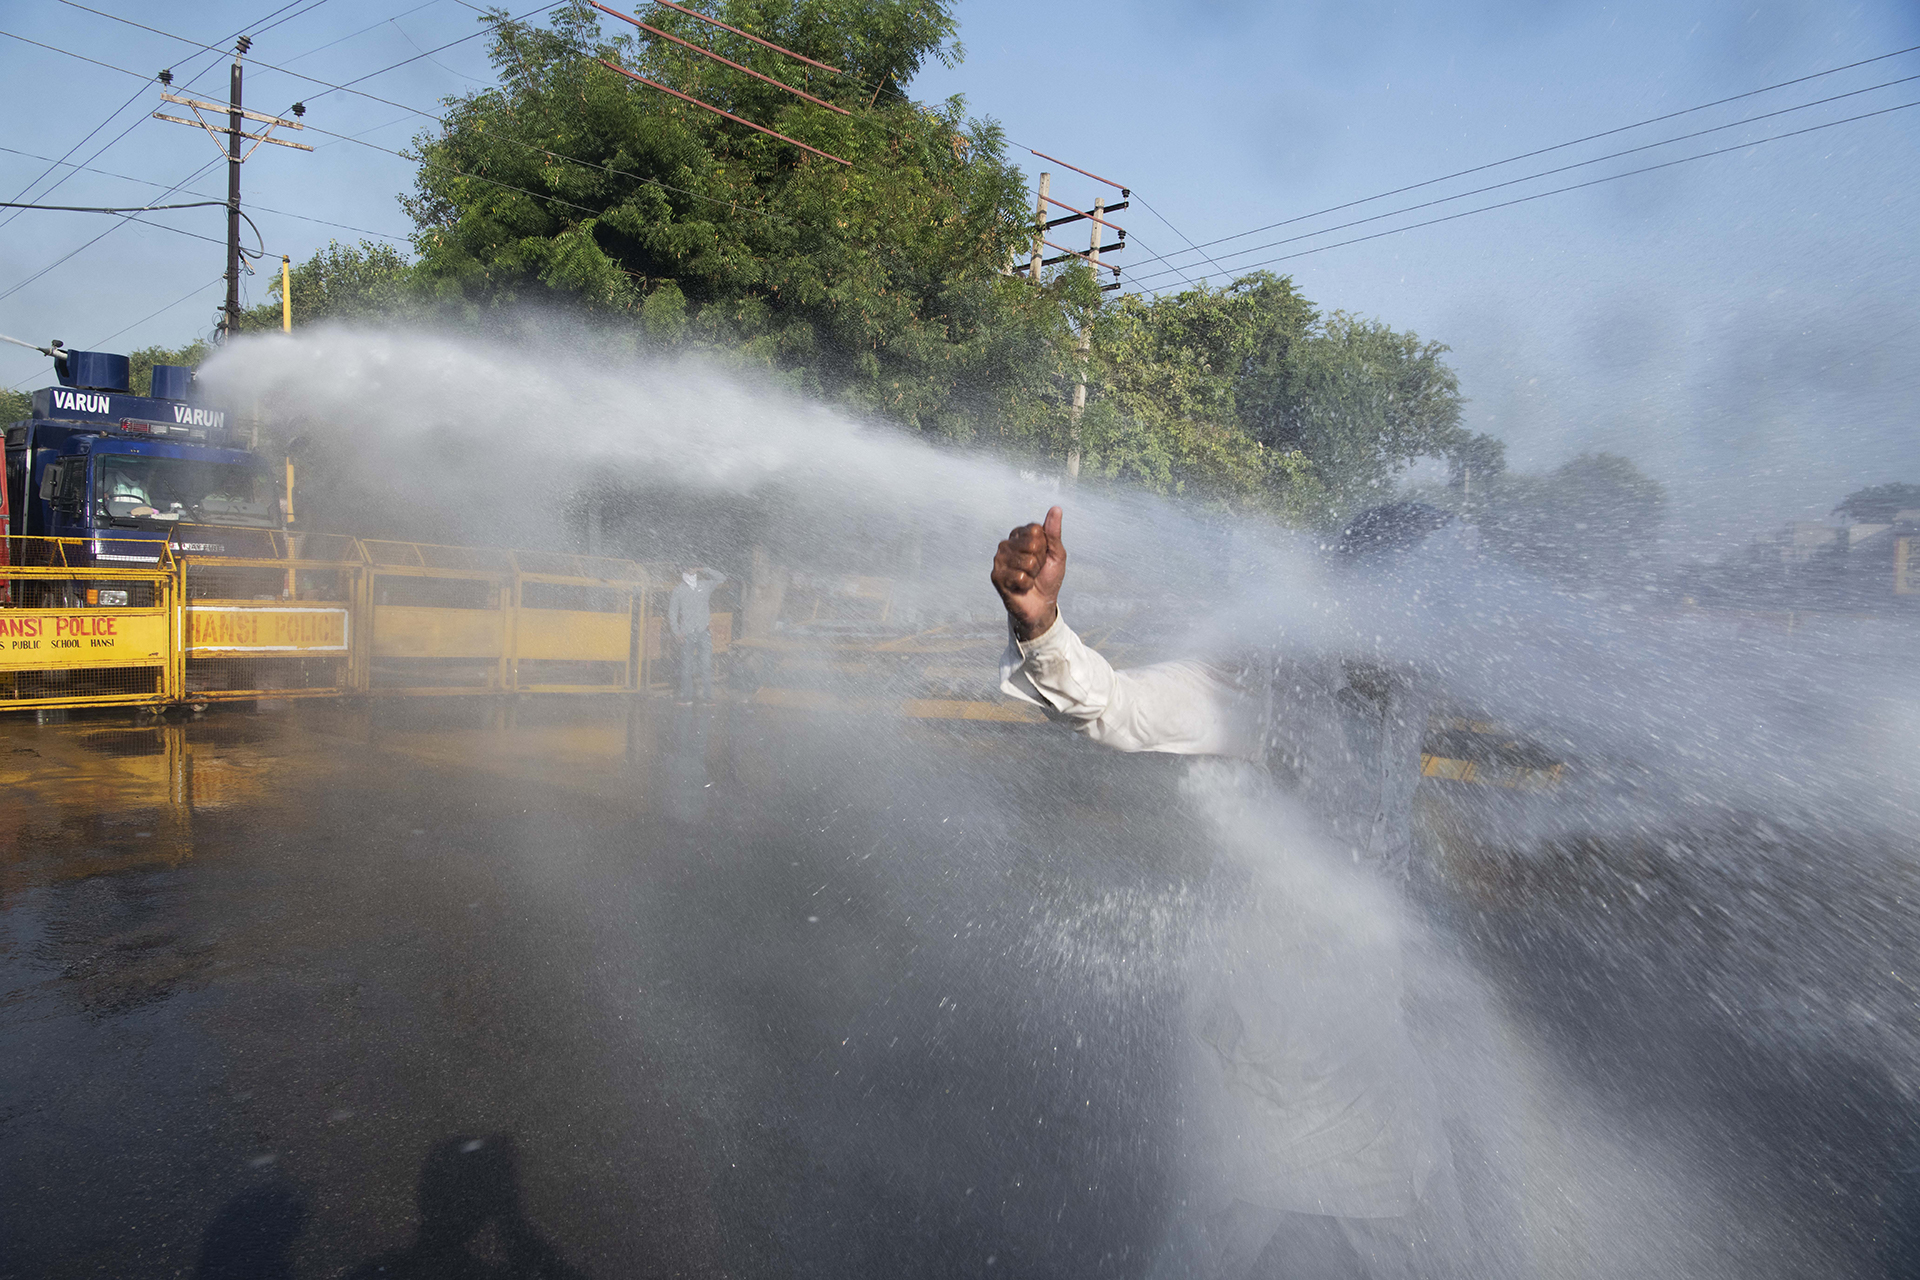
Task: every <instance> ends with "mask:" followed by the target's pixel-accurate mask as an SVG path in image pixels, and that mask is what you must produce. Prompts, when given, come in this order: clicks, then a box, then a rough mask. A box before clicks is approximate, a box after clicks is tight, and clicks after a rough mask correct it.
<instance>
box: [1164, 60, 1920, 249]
mask: <svg viewBox="0 0 1920 1280" xmlns="http://www.w3.org/2000/svg"><path fill="white" fill-rule="evenodd" d="M1915 80H1920V75H1911V76H1902V77H1901V78H1899V79H1897V80H1887V81H1884V82H1882V83H1880V84H1875V85H1868V86H1867V87H1866V88H1864V89H1853V90H1849V91H1848V92H1846V93H1836V94H1834V95H1833V96H1831V97H1827V98H1818V99H1815V100H1814V101H1812V102H1803V103H1800V104H1799V105H1797V106H1792V107H1782V108H1780V109H1779V110H1778V111H1769V112H1767V113H1765V114H1764V115H1757V116H1748V117H1747V118H1746V119H1744V120H1735V121H1732V122H1731V123H1728V124H1717V125H1713V126H1712V127H1710V128H1706V129H1696V130H1695V131H1694V132H1692V133H1683V134H1680V135H1679V136H1678V137H1673V138H1663V139H1661V140H1660V141H1658V142H1646V143H1642V144H1641V145H1639V146H1637V147H1628V148H1626V149H1625V150H1622V151H1614V152H1609V153H1608V154H1606V155H1604V156H1595V157H1593V158H1592V159H1591V160H1577V161H1575V162H1574V163H1572V164H1563V165H1560V166H1559V167H1558V168H1553V169H1542V170H1541V171H1540V172H1538V173H1529V174H1525V175H1523V176H1521V177H1518V178H1508V179H1507V180H1506V181H1504V182H1494V183H1490V184H1488V185H1487V186H1484V187H1475V188H1473V189H1472V190H1470V191H1459V192H1455V193H1454V194H1453V195H1449V196H1441V197H1439V198H1438V199H1435V200H1425V201H1422V202H1421V203H1419V204H1410V205H1406V206H1404V207H1402V208H1399V209H1389V210H1388V211H1387V212H1385V213H1375V214H1369V215H1368V216H1367V217H1364V218H1355V219H1354V220H1353V221H1351V222H1342V223H1338V224H1336V225H1334V226H1331V227H1321V228H1319V229H1318V230H1316V231H1304V232H1301V233H1300V234H1299V235H1294V236H1288V237H1286V238H1285V239H1281V240H1273V241H1269V242H1268V243H1266V244H1258V245H1254V246H1252V247H1250V248H1246V249H1235V250H1233V251H1232V252H1231V253H1228V254H1225V255H1223V256H1225V257H1229V258H1238V257H1243V256H1245V255H1246V254H1250V253H1259V252H1260V251H1262V250H1264V249H1275V248H1278V247H1279V246H1281V245H1283V244H1293V243H1295V242H1296V241H1300V240H1310V239H1312V238H1313V237H1315V236H1323V235H1331V234H1332V233H1333V232H1335V231H1345V230H1346V229H1347V228H1349V227H1358V226H1363V225H1365V224H1366V223H1369V222H1378V221H1380V220H1381V219H1382V218H1394V217H1398V216H1399V215H1401V214H1403V213H1414V212H1416V211H1418V210H1421V209H1431V208H1433V207H1434V206H1435V205H1442V204H1449V203H1451V202H1452V201H1455V200H1465V199H1467V198H1468V197H1470V196H1479V195H1485V194H1486V193H1487V192H1489V191H1499V190H1502V189H1504V188H1506V187H1512V186H1517V185H1519V184H1520V183H1522V182H1533V181H1535V180H1537V179H1540V178H1550V177H1552V176H1553V175H1555V174H1557V173H1568V172H1571V171H1572V170H1574V169H1584V168H1586V167H1587V166H1588V165H1595V164H1604V163H1605V162H1607V161H1608V160H1618V159H1620V158H1621V157H1622V156H1630V155H1637V154H1638V153H1640V152H1642V151H1651V150H1653V149H1654V148H1655V147H1666V146H1672V145H1673V144H1674V143H1676V142H1686V141H1689V140H1690V139H1693V138H1704V137H1705V136H1706V135H1708V134H1710V133H1724V132H1726V131H1727V130H1728V129H1739V128H1744V127H1745V126H1747V125H1750V124H1758V123H1759V122H1760V121H1762V120H1771V119H1773V118H1774V117H1776V116H1784V115H1791V114H1793V113H1794V112H1796V111H1806V110H1809V109H1811V108H1813V107H1821V106H1825V105H1827V104H1828V103H1830V102H1839V101H1840V100H1841V99H1843V98H1857V97H1859V96H1860V95H1861V94H1863V93H1873V92H1875V91H1877V90H1880V89H1888V88H1892V87H1893V86H1894V85H1899V84H1908V83H1911V82H1912V81H1915ZM1307 216H1311V215H1307ZM1300 220H1301V219H1299V218H1292V219H1289V220H1288V221H1289V222H1299V221H1300ZM1276 225H1285V224H1276ZM1229 238H1230V239H1231V238H1237V237H1229ZM1215 243H1218V242H1217V241H1216V242H1215ZM1178 252H1179V250H1175V253H1176V254H1177V253H1178ZM1209 261H1212V259H1209ZM1140 265H1142V266H1144V265H1146V264H1145V263H1142V264H1140ZM1168 265H1169V266H1171V265H1172V263H1171V262H1170V261H1169V262H1168ZM1214 265H1215V266H1218V265H1219V264H1218V263H1215V264H1214Z"/></svg>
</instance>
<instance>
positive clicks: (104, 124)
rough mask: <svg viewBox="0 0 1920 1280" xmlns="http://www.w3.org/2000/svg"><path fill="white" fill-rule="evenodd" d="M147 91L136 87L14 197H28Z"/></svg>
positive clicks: (145, 88) (142, 86)
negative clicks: (124, 99)
mask: <svg viewBox="0 0 1920 1280" xmlns="http://www.w3.org/2000/svg"><path fill="white" fill-rule="evenodd" d="M146 91H147V86H146V85H144V84H143V85H141V86H140V87H139V88H138V89H135V90H134V91H133V96H132V97H131V98H128V99H127V100H126V101H125V102H123V103H121V104H120V105H119V106H117V107H115V108H114V109H113V110H112V111H110V112H108V113H107V118H106V119H105V120H102V121H101V122H100V123H99V124H97V125H95V126H93V128H92V129H90V130H88V132H87V136H86V137H84V138H82V139H80V141H78V142H76V143H74V144H73V145H72V146H71V147H68V148H67V154H66V155H64V156H61V157H60V158H59V159H58V160H54V161H51V162H50V163H49V164H48V165H47V167H46V168H45V169H42V170H41V171H40V173H39V175H38V176H37V177H35V178H34V180H33V181H31V182H29V183H28V184H27V185H26V186H24V187H22V188H20V190H19V191H17V192H15V193H14V196H13V198H14V199H15V200H24V199H26V198H27V193H28V192H29V191H32V190H33V189H34V188H35V187H37V186H39V185H40V184H41V183H42V182H44V181H45V180H46V177H47V175H48V174H50V173H52V172H53V171H54V170H55V169H57V168H59V167H60V166H61V165H62V164H65V163H66V161H67V157H68V156H71V155H72V154H73V153H74V152H76V151H78V150H79V149H80V148H82V147H84V146H86V145H87V143H89V142H91V141H93V136H94V134H96V133H99V132H100V131H101V130H102V129H104V128H106V127H107V126H108V125H110V124H112V123H113V122H114V119H115V118H116V117H117V116H118V115H119V114H120V113H121V112H122V111H125V110H126V109H127V108H128V107H130V106H132V105H133V104H134V103H136V102H138V101H139V100H140V97H141V95H142V94H144V93H146ZM123 136H124V135H123ZM23 154H24V153H23ZM42 158H43V159H44V158H45V157H42ZM59 185H60V184H59V183H57V182H56V183H54V184H53V186H52V187H49V188H48V189H47V192H46V193H44V194H51V193H52V192H53V191H54V190H56V189H57V188H58V187H59ZM10 221H12V219H11V218H8V219H7V220H6V221H5V222H0V226H5V225H6V222H10Z"/></svg>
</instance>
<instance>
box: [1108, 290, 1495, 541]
mask: <svg viewBox="0 0 1920 1280" xmlns="http://www.w3.org/2000/svg"><path fill="white" fill-rule="evenodd" d="M1093 333H1094V349H1095V352H1096V354H1097V356H1098V360H1097V362H1096V363H1097V366H1098V372H1099V380H1100V383H1101V386H1100V391H1099V397H1100V401H1101V402H1103V403H1105V404H1107V405H1109V406H1111V407H1110V409H1109V412H1108V415H1107V416H1105V417H1102V418H1099V419H1094V420H1093V421H1092V423H1091V426H1090V427H1089V428H1088V429H1087V431H1086V433H1085V434H1086V437H1087V447H1088V449H1089V454H1090V457H1092V458H1093V460H1094V462H1095V464H1096V466H1097V469H1098V470H1099V471H1100V473H1101V474H1106V475H1112V476H1116V477H1125V478H1128V479H1132V480H1134V481H1136V482H1138V483H1143V484H1146V485H1148V486H1149V487H1153V488H1157V489H1161V490H1163V491H1170V492H1183V493H1205V494H1211V495H1214V496H1217V497H1221V498H1225V499H1228V500H1229V501H1232V502H1235V503H1241V504H1252V505H1255V506H1261V507H1265V508H1267V509H1269V510H1272V511H1274V512H1276V513H1278V514H1281V515H1283V516H1285V517H1287V518H1289V519H1293V520H1296V521H1306V522H1310V523H1328V522H1335V521H1338V520H1340V519H1342V518H1344V517H1345V516H1347V515H1349V514H1351V513H1352V512H1353V511H1354V510H1355V509H1356V508H1358V507H1362V506H1366V505H1368V504H1370V503H1373V502H1378V501H1382V500H1384V499H1385V497H1386V494H1387V489H1388V487H1389V486H1390V483H1391V481H1392V479H1393V477H1394V476H1395V474H1396V473H1397V472H1398V471H1399V470H1400V469H1401V468H1403V467H1404V466H1405V465H1406V464H1407V463H1409V462H1411V461H1412V460H1413V459H1415V458H1420V457H1425V456H1429V455H1445V454H1447V453H1448V452H1449V451H1450V450H1452V449H1453V448H1455V447H1457V445H1458V443H1459V442H1460V440H1461V439H1462V438H1463V433H1462V431H1461V429H1460V425H1459V424H1460V405H1461V398H1460V391H1459V383H1458V380H1457V379H1456V378H1455V376H1454V374H1453V371H1452V370H1451V369H1450V368H1448V367H1447V365H1446V363H1445V362H1444V361H1443V360H1442V358H1441V357H1442V356H1443V355H1444V353H1445V351H1446V348H1445V347H1443V346H1441V345H1440V344H1438V343H1431V342H1422V341H1421V340H1420V339H1419V338H1418V337H1416V336H1415V335H1413V334H1409V333H1399V332H1396V331H1395V330H1393V329H1391V328H1389V327H1388V326H1386V325H1384V324H1381V323H1379V322H1377V321H1371V320H1363V319H1359V318H1357V317H1354V316H1350V315H1347V314H1346V313H1344V312H1334V313H1332V314H1330V315H1322V314H1321V313H1320V312H1319V311H1317V310H1316V309H1315V308H1314V306H1313V305H1312V303H1310V302H1308V301H1307V299H1306V298H1304V297H1302V296H1301V294H1300V293H1299V291H1298V290H1297V289H1296V288H1295V287H1294V284H1293V281H1292V280H1291V279H1288V278H1286V277H1281V276H1274V275H1272V274H1270V273H1268V272H1264V271H1263V272H1256V273H1254V274H1252V275H1249V276H1246V277H1243V278H1242V279H1239V280H1236V281H1234V282H1233V283H1232V284H1230V285H1228V286H1226V287H1225V288H1220V289H1215V288H1212V287H1210V286H1207V285H1205V284H1202V285H1200V286H1198V287H1196V288H1193V289H1189V290H1184V291H1182V292H1180V293H1176V294H1163V295H1161V296H1159V297H1157V298H1145V297H1139V296H1135V297H1130V298H1125V299H1122V300H1121V301H1119V302H1118V303H1116V304H1115V305H1113V306H1111V307H1108V308H1106V309H1105V310H1104V311H1103V312H1102V313H1101V314H1100V315H1099V316H1098V318H1097V319H1096V320H1095V321H1094V329H1093ZM1090 417H1091V415H1090ZM1122 424H1124V426H1123V425H1122Z"/></svg>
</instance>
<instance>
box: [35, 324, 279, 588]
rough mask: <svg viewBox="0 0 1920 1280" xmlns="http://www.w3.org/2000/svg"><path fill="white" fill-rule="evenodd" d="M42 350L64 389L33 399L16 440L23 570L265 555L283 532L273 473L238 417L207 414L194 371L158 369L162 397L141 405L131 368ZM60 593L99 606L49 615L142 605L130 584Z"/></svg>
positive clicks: (104, 355) (46, 390) (121, 361)
mask: <svg viewBox="0 0 1920 1280" xmlns="http://www.w3.org/2000/svg"><path fill="white" fill-rule="evenodd" d="M42 350H44V351H46V352H47V353H48V354H50V355H51V356H52V357H53V363H54V371H55V373H56V374H57V375H58V377H59V380H60V385H59V386H55V387H43V388H42V389H40V390H38V391H36V392H34V393H33V416H32V417H31V418H28V419H26V420H25V421H22V422H15V423H12V424H10V425H9V426H8V427H7V428H6V440H7V444H6V448H7V486H6V511H7V533H8V534H9V535H11V536H10V537H9V539H8V541H9V542H10V543H11V544H12V545H11V548H10V550H11V551H12V552H13V555H12V557H11V558H12V559H13V561H14V562H15V563H20V564H34V563H38V564H64V565H68V566H71V567H75V568H82V567H89V566H98V567H101V568H107V567H118V568H138V567H141V566H143V565H150V564H156V563H158V562H159V561H160V559H161V557H162V555H163V553H164V551H165V548H166V547H167V545H168V544H169V543H171V544H172V547H173V550H174V552H175V553H176V554H193V553H200V554H205V555H227V554H235V555H246V554H258V552H257V551H256V550H255V549H254V548H255V546H257V545H258V544H260V543H264V542H270V541H271V539H270V537H266V536H263V535H265V534H266V533H267V531H271V530H277V529H280V528H283V527H284V523H285V522H284V520H283V518H282V513H283V507H282V502H281V495H280V491H279V484H278V477H277V476H276V474H275V470H274V468H273V467H272V466H270V465H269V464H268V463H267V462H266V461H265V460H264V459H262V458H260V457H259V456H258V455H256V454H255V453H254V452H253V450H252V449H251V448H250V447H249V444H248V441H247V439H246V433H245V432H243V431H241V430H240V429H239V428H238V427H237V426H236V425H235V423H234V421H233V415H232V414H231V413H229V412H228V411H227V410H225V409H222V408H216V407H212V406H209V405H206V404H204V403H202V402H201V400H200V397H199V396H198V395H197V394H196V387H195V380H194V373H193V370H191V369H188V368H184V367H182V366H178V365H156V366H154V370H153V388H152V392H151V394H149V395H144V396H136V395H133V394H131V393H130V382H129V375H130V372H131V370H130V367H129V362H128V359H127V357H126V356H123V355H115V354H112V353H110V352H105V351H71V350H67V349H66V348H64V347H61V346H59V345H58V344H55V345H54V346H52V347H49V348H42ZM46 539H60V540H61V541H57V542H55V541H45V540H46ZM229 543H239V544H248V545H244V546H243V545H234V546H229V545H228V544H229ZM47 589H49V590H52V589H54V588H51V587H48V588H47ZM61 590H62V591H63V594H67V595H72V594H76V593H79V592H85V593H86V594H87V596H88V597H89V598H86V599H71V600H68V599H61V600H46V601H41V602H39V603H42V604H46V605H81V604H93V605H101V606H109V607H111V606H114V605H122V606H125V605H136V606H137V605H139V604H143V603H145V602H144V601H135V600H132V599H130V598H128V592H129V590H130V588H129V587H128V585H127V584H126V583H125V582H124V581H123V582H120V583H107V582H102V583H101V584H98V585H95V586H87V585H85V584H82V583H79V582H78V581H76V582H75V583H74V584H73V585H70V586H67V587H65V588H63V589H61Z"/></svg>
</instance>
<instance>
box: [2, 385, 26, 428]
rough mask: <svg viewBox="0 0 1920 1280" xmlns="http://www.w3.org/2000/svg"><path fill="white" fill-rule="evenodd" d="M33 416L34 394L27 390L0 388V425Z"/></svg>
mask: <svg viewBox="0 0 1920 1280" xmlns="http://www.w3.org/2000/svg"><path fill="white" fill-rule="evenodd" d="M32 416H33V396H32V394H31V393H29V392H25V391H8V390H0V425H4V424H6V423H9V422H18V421H20V419H22V418H31V417H32Z"/></svg>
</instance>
